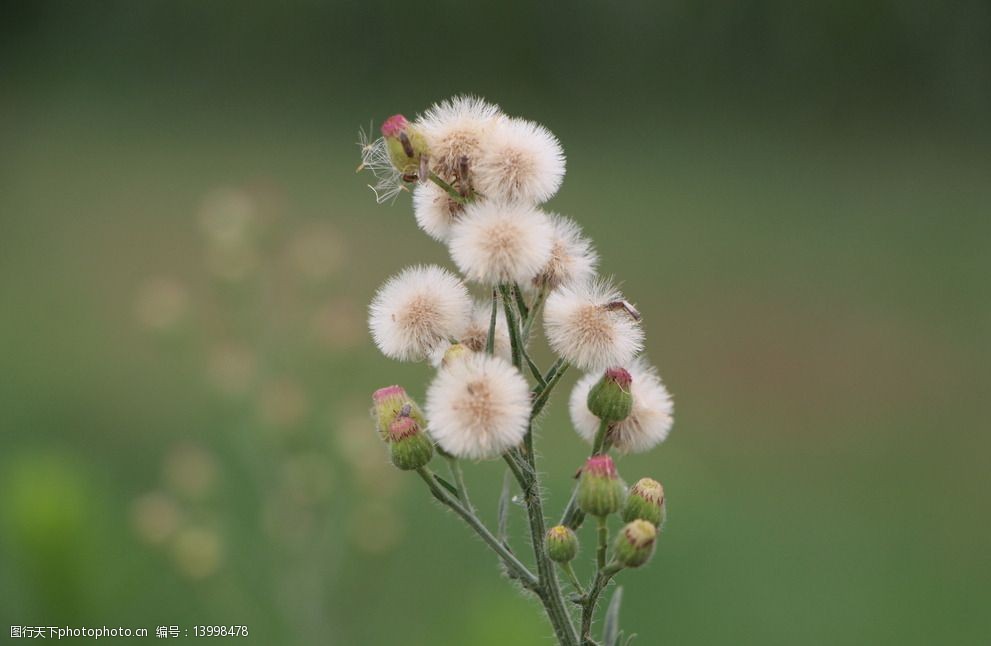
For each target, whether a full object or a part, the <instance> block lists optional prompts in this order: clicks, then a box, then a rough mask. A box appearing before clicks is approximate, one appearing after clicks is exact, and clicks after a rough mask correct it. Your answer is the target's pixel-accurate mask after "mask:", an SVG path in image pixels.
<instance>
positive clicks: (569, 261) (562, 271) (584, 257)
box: [532, 213, 599, 290]
mask: <svg viewBox="0 0 991 646" xmlns="http://www.w3.org/2000/svg"><path fill="white" fill-rule="evenodd" d="M548 217H549V218H550V221H551V225H552V226H553V227H554V235H553V238H552V240H551V259H550V261H549V262H548V263H547V264H546V265H544V267H543V269H541V270H540V273H539V274H537V276H535V277H534V278H533V280H532V286H533V287H540V286H542V285H546V286H547V287H548V288H550V289H552V290H553V289H557V288H558V287H560V286H562V285H580V284H582V283H586V282H588V281H590V280H592V278H594V277H595V268H596V266H597V265H598V264H599V254H597V253H596V252H595V249H594V248H593V247H592V243H591V242H590V241H589V239H588V238H586V237H585V236H583V235H582V230H581V227H579V226H578V224H576V223H575V221H574V220H572V219H571V218H566V217H564V216H562V215H557V214H553V213H552V214H550V215H549V216H548Z"/></svg>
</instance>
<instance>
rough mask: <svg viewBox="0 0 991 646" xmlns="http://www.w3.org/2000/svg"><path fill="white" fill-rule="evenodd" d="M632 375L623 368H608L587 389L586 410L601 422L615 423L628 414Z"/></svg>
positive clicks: (631, 407)
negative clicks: (589, 388) (600, 377)
mask: <svg viewBox="0 0 991 646" xmlns="http://www.w3.org/2000/svg"><path fill="white" fill-rule="evenodd" d="M632 383H633V376H632V375H631V374H630V373H629V372H628V371H627V370H626V369H625V368H609V369H608V370H606V374H605V375H603V376H602V379H600V380H599V381H598V382H596V384H595V385H594V386H592V388H591V390H589V391H588V400H587V402H586V403H587V404H588V410H589V412H591V413H592V414H593V415H595V416H596V417H598V418H599V419H601V420H602V421H603V422H607V423H609V424H615V423H617V422H622V421H623V420H624V419H626V418H627V417H629V416H630V412H631V411H632V410H633V394H632V393H631V392H630V385H631V384H632Z"/></svg>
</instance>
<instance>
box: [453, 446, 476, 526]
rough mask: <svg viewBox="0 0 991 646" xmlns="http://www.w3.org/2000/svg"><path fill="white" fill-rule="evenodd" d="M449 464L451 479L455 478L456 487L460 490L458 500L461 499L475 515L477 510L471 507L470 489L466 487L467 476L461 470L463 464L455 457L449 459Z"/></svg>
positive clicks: (466, 507)
mask: <svg viewBox="0 0 991 646" xmlns="http://www.w3.org/2000/svg"><path fill="white" fill-rule="evenodd" d="M447 463H448V465H449V466H450V467H451V477H453V478H454V486H455V487H456V488H457V490H458V498H460V499H461V502H462V504H464V506H465V509H467V510H468V511H470V512H472V513H474V512H475V509H474V508H473V507H472V506H471V501H470V500H468V487H467V485H465V474H464V472H463V471H462V470H461V463H460V462H458V459H457V458H455V457H449V458H447Z"/></svg>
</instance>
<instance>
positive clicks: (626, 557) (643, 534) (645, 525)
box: [613, 520, 657, 567]
mask: <svg viewBox="0 0 991 646" xmlns="http://www.w3.org/2000/svg"><path fill="white" fill-rule="evenodd" d="M656 543H657V528H656V527H655V526H654V524H653V523H650V522H648V521H646V520H635V521H633V522H632V523H629V524H627V525H626V527H624V528H623V529H622V531H620V532H619V534H618V535H617V536H616V543H615V544H614V545H613V553H614V554H615V556H616V560H617V561H619V562H620V563H622V564H623V565H624V566H626V567H640V566H641V565H643V564H644V563H646V562H647V561H649V560H650V557H651V556H653V555H654V545H655V544H656Z"/></svg>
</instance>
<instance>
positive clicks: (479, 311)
mask: <svg viewBox="0 0 991 646" xmlns="http://www.w3.org/2000/svg"><path fill="white" fill-rule="evenodd" d="M491 322H492V303H491V302H481V301H479V302H476V303H475V310H474V312H473V314H472V317H471V322H470V323H469V324H468V328H467V329H466V330H465V333H464V334H463V335H462V336H461V343H463V344H465V346H466V347H467V348H468V349H469V350H472V351H474V352H485V343H486V341H487V340H488V337H489V324H490V323H491ZM492 352H493V354H495V356H497V357H502V358H503V359H505V360H506V361H510V362H511V361H512V350H511V348H510V344H509V326H508V325H507V324H506V312H505V310H504V309H503V308H502V306H501V305H500V306H499V307H498V309H497V311H496V327H495V343H493V345H492Z"/></svg>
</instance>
